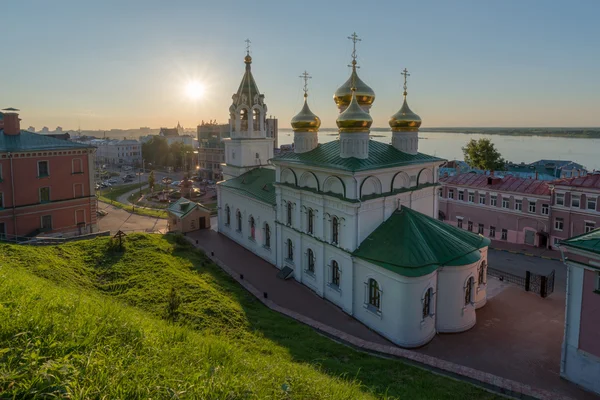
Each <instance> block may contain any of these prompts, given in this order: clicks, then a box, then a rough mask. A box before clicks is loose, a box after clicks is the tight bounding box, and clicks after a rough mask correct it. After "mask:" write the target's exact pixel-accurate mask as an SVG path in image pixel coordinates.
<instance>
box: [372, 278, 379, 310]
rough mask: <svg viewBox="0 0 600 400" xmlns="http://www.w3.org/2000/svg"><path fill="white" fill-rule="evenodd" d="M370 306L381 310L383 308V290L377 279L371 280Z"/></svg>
mask: <svg viewBox="0 0 600 400" xmlns="http://www.w3.org/2000/svg"><path fill="white" fill-rule="evenodd" d="M369 305H371V306H373V307H375V308H377V309H379V307H380V306H381V290H380V289H379V284H378V283H377V281H376V280H375V279H372V278H371V279H369Z"/></svg>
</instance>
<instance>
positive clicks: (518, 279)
mask: <svg viewBox="0 0 600 400" xmlns="http://www.w3.org/2000/svg"><path fill="white" fill-rule="evenodd" d="M488 275H489V276H493V277H494V278H498V280H500V281H503V282H504V281H506V282H510V283H514V284H515V285H519V286H522V287H523V288H525V278H524V277H522V276H519V275H515V274H511V273H509V272H504V271H500V270H499V269H495V268H491V267H488Z"/></svg>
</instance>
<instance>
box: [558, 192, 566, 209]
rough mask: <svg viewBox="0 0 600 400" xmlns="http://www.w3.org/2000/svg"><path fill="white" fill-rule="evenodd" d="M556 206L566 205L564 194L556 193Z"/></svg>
mask: <svg viewBox="0 0 600 400" xmlns="http://www.w3.org/2000/svg"><path fill="white" fill-rule="evenodd" d="M556 205H557V206H564V205H565V194H564V193H556Z"/></svg>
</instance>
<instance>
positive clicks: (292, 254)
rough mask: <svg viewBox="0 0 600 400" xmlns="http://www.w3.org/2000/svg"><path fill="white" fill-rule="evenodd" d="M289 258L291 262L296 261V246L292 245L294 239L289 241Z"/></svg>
mask: <svg viewBox="0 0 600 400" xmlns="http://www.w3.org/2000/svg"><path fill="white" fill-rule="evenodd" d="M287 258H288V260H290V261H294V246H293V245H292V239H288V240H287Z"/></svg>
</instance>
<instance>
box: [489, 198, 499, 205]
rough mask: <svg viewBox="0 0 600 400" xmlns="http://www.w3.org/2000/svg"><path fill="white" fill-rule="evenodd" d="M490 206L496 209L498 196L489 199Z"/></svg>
mask: <svg viewBox="0 0 600 400" xmlns="http://www.w3.org/2000/svg"><path fill="white" fill-rule="evenodd" d="M490 206H493V207H497V206H498V196H491V197H490Z"/></svg>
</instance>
